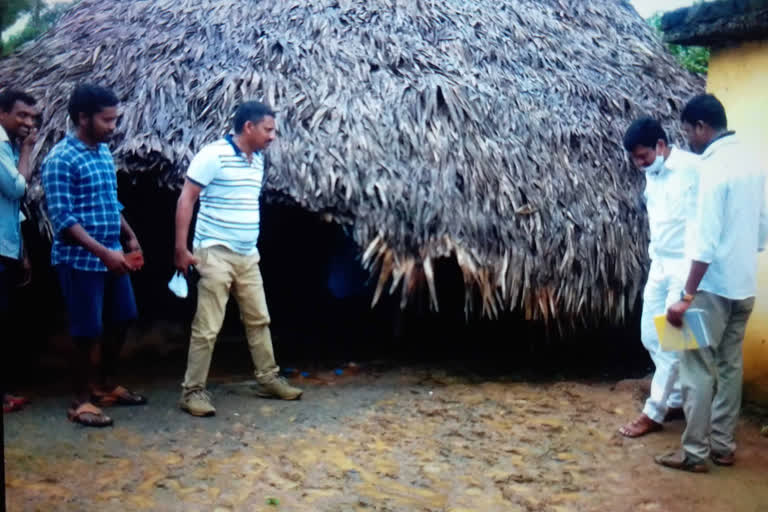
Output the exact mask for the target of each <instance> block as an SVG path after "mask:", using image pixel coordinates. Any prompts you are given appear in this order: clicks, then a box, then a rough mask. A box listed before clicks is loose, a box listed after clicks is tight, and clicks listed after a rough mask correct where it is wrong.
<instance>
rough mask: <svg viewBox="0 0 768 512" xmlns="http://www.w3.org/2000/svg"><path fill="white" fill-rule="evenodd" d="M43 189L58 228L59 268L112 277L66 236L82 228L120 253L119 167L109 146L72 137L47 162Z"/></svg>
mask: <svg viewBox="0 0 768 512" xmlns="http://www.w3.org/2000/svg"><path fill="white" fill-rule="evenodd" d="M42 175H43V188H44V189H45V197H46V202H47V206H48V217H49V218H50V220H51V224H52V225H53V232H54V237H53V248H52V249H51V263H52V264H53V265H71V266H72V267H74V268H76V269H78V270H87V271H92V272H94V271H95V272H106V271H107V267H106V266H105V265H104V263H102V262H101V260H100V259H99V258H97V257H96V256H95V255H94V254H92V253H91V252H89V251H88V250H87V249H85V248H84V247H82V246H81V245H79V244H77V243H74V242H70V241H68V240H67V238H66V237H65V236H64V230H66V229H68V228H70V227H72V226H73V225H75V224H80V225H81V226H82V227H83V229H85V231H87V232H88V234H89V235H91V236H92V237H93V238H94V239H95V240H96V241H97V242H99V243H100V244H102V245H103V246H104V247H106V248H107V249H111V250H119V249H120V212H121V211H122V209H123V206H122V205H121V204H120V202H119V201H118V200H117V177H116V176H115V161H114V160H113V158H112V153H110V151H109V148H108V147H107V145H106V144H99V145H98V147H96V148H91V147H88V146H86V145H85V144H84V143H83V142H82V141H81V140H79V139H78V138H76V137H74V136H72V135H67V136H66V137H64V138H63V139H62V140H61V141H60V142H59V143H58V144H56V145H55V146H54V147H53V149H52V150H51V152H50V153H49V154H48V156H47V157H46V158H45V161H44V162H43V171H42Z"/></svg>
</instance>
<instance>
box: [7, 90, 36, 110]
mask: <svg viewBox="0 0 768 512" xmlns="http://www.w3.org/2000/svg"><path fill="white" fill-rule="evenodd" d="M17 101H20V102H22V103H25V104H27V105H34V104H36V103H37V100H36V99H35V98H33V97H32V96H31V95H29V94H27V93H26V92H24V91H22V90H19V89H6V90H4V91H3V92H0V110H2V111H3V112H10V111H11V110H13V106H14V105H15V104H16V102H17Z"/></svg>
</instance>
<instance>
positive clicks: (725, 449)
mask: <svg viewBox="0 0 768 512" xmlns="http://www.w3.org/2000/svg"><path fill="white" fill-rule="evenodd" d="M754 304H755V299H754V297H753V298H749V299H744V300H730V299H726V298H724V297H720V296H719V295H714V294H712V293H707V292H699V293H698V294H696V299H695V300H694V302H693V304H692V305H691V308H700V309H703V310H705V311H707V312H708V314H709V316H708V328H709V334H710V337H711V341H712V346H710V347H706V348H702V349H699V350H686V351H684V352H682V353H681V357H680V385H681V388H682V393H683V408H684V410H685V419H686V421H687V426H686V428H685V432H683V439H682V442H683V449H684V450H685V452H686V454H687V455H688V457H689V458H691V459H693V460H695V461H697V462H700V461H704V460H706V459H707V458H708V457H709V455H710V453H711V452H714V453H717V454H720V455H724V454H730V453H732V452H733V451H735V450H736V441H735V439H734V435H733V434H734V430H735V429H736V422H737V421H738V419H739V410H740V409H741V386H742V378H743V373H744V357H743V354H742V341H743V340H744V331H745V329H746V326H747V320H749V315H750V314H751V313H752V308H753V307H754Z"/></svg>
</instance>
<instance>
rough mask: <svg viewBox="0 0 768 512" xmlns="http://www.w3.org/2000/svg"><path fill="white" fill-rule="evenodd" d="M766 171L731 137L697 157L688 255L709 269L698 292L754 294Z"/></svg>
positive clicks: (766, 222) (766, 223)
mask: <svg viewBox="0 0 768 512" xmlns="http://www.w3.org/2000/svg"><path fill="white" fill-rule="evenodd" d="M766 193H767V192H766V174H765V170H764V169H763V168H762V166H761V165H760V163H759V160H758V159H757V157H756V156H755V155H753V154H751V153H750V152H749V151H748V150H747V148H746V147H745V146H744V145H743V144H741V143H740V142H739V140H738V139H737V138H736V137H735V136H734V135H726V136H724V137H722V138H720V139H717V140H715V141H714V142H713V143H712V144H710V146H709V147H708V148H707V149H706V150H705V151H704V154H703V155H702V157H701V165H700V177H699V197H698V203H697V215H696V222H695V225H694V233H693V237H692V238H691V240H690V241H691V245H690V246H689V248H688V251H687V252H688V256H689V257H690V258H691V259H693V260H695V261H700V262H703V263H709V268H708V269H707V272H706V273H705V274H704V278H703V279H702V281H701V284H699V290H702V291H706V292H710V293H714V294H716V295H719V296H721V297H725V298H727V299H732V300H743V299H747V298H749V297H754V296H755V294H756V292H757V253H758V251H761V250H763V249H764V248H765V244H766V239H768V211H767V210H766V206H767V204H766V201H767V200H766Z"/></svg>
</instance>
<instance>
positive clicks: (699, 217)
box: [667, 170, 726, 327]
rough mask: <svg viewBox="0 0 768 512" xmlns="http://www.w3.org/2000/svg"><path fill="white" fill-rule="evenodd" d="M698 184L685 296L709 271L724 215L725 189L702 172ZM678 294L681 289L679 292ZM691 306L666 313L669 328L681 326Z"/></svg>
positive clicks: (672, 308) (681, 305) (676, 306)
mask: <svg viewBox="0 0 768 512" xmlns="http://www.w3.org/2000/svg"><path fill="white" fill-rule="evenodd" d="M702 172H703V173H706V174H702V175H701V181H700V182H699V200H698V211H697V213H696V223H695V225H694V229H695V231H694V239H693V240H692V247H691V251H690V254H689V255H688V256H689V257H690V258H691V260H692V262H691V269H690V271H689V272H688V278H687V279H686V282H685V290H684V292H685V293H686V294H690V295H694V294H696V292H697V291H698V290H699V285H700V284H701V280H702V279H703V278H704V274H706V273H707V269H709V264H710V263H711V262H712V260H713V259H714V258H715V254H716V251H717V248H718V246H719V245H720V240H721V238H722V233H723V218H724V212H725V198H726V195H725V188H724V187H723V186H722V184H720V183H719V182H718V181H717V180H716V179H713V178H714V176H713V175H711V174H709V173H707V171H706V170H705V171H702ZM681 291H682V290H681ZM690 306H691V303H690V302H685V301H682V300H681V301H679V302H676V303H675V304H673V305H672V306H670V307H669V309H668V310H667V320H668V321H669V323H671V324H672V325H675V326H677V327H680V326H681V325H683V315H684V314H685V312H686V311H687V310H688V308H689V307H690Z"/></svg>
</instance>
